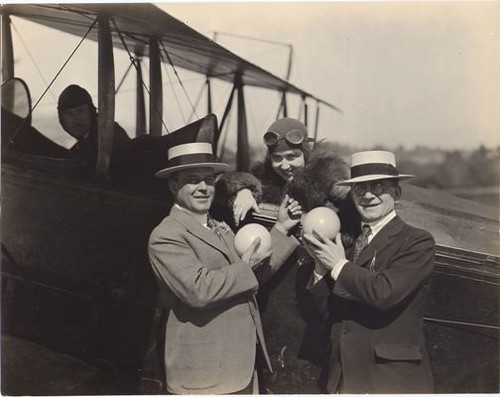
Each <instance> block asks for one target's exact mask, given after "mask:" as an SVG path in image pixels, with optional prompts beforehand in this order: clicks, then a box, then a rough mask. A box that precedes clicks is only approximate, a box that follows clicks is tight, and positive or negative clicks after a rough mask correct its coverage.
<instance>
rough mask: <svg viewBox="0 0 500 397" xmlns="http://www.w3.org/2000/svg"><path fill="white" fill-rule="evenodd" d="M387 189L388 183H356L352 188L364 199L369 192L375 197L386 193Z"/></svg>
mask: <svg viewBox="0 0 500 397" xmlns="http://www.w3.org/2000/svg"><path fill="white" fill-rule="evenodd" d="M386 189H387V181H374V182H362V183H356V184H355V185H354V186H353V188H352V190H353V191H354V194H355V195H356V196H358V197H363V196H364V195H365V194H366V192H368V191H370V192H371V193H373V194H374V195H375V196H380V195H381V194H382V193H384V192H385V191H386Z"/></svg>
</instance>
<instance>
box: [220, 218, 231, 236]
mask: <svg viewBox="0 0 500 397" xmlns="http://www.w3.org/2000/svg"><path fill="white" fill-rule="evenodd" d="M217 228H218V229H220V230H222V231H223V232H224V233H226V234H228V233H229V232H230V231H231V228H230V227H229V225H228V224H227V223H226V222H224V221H222V222H219V224H218V225H217Z"/></svg>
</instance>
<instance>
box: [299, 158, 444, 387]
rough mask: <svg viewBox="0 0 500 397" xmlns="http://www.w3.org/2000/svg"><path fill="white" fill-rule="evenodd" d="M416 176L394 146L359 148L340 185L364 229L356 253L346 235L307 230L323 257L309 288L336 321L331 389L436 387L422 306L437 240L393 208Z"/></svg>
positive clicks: (327, 316) (308, 238) (313, 247)
mask: <svg viewBox="0 0 500 397" xmlns="http://www.w3.org/2000/svg"><path fill="white" fill-rule="evenodd" d="M409 177H412V176H411V175H402V174H399V172H398V171H397V170H396V161H395V158H394V155H393V154H392V153H390V152H385V151H369V152H359V153H354V154H353V156H352V163H351V179H349V180H346V181H344V182H341V184H343V185H350V186H351V188H352V190H353V199H354V203H355V205H356V208H357V210H358V212H359V213H360V215H361V218H362V230H363V234H361V235H360V236H359V237H358V239H357V240H356V242H355V245H354V249H353V252H350V253H348V255H347V257H348V258H349V259H346V255H345V252H344V248H343V246H342V242H341V240H340V237H339V236H337V238H336V239H335V242H333V241H330V240H328V239H327V238H325V236H323V235H321V234H320V233H316V234H315V236H311V235H305V236H304V238H305V240H306V241H307V245H308V248H309V250H310V252H312V254H313V256H314V257H315V259H316V268H315V272H314V275H313V279H312V280H311V282H310V285H309V288H310V291H311V293H312V294H313V297H314V299H315V301H316V303H317V307H318V308H319V310H320V312H321V314H322V316H323V318H324V319H325V321H329V322H330V323H331V326H332V331H331V346H330V349H331V350H330V367H329V373H328V383H327V390H328V392H330V393H430V392H432V384H433V382H432V374H431V369H430V363H429V357H428V354H427V351H426V347H425V340H424V334H423V311H424V304H425V300H426V296H427V293H428V290H429V281H430V276H431V273H432V270H433V259H434V249H435V243H434V239H433V238H432V236H431V235H430V234H429V233H428V232H426V231H424V230H421V229H417V228H414V227H412V226H409V225H408V224H406V223H405V222H403V221H402V220H401V219H400V218H399V217H398V216H397V214H396V212H395V210H394V208H395V203H396V201H397V200H398V199H399V198H400V196H401V187H400V186H399V180H400V179H405V178H409Z"/></svg>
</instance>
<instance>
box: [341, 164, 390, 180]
mask: <svg viewBox="0 0 500 397" xmlns="http://www.w3.org/2000/svg"><path fill="white" fill-rule="evenodd" d="M366 175H388V176H389V175H390V176H395V175H399V173H398V170H397V169H396V168H395V167H394V166H393V165H392V164H381V163H369V164H360V165H355V166H354V167H351V178H357V177H360V176H366Z"/></svg>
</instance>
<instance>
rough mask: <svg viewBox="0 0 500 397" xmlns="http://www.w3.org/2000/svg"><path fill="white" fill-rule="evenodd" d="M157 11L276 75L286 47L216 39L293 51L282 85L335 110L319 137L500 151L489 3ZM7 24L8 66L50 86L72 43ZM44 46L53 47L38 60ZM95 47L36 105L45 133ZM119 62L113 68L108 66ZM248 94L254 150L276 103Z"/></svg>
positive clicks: (323, 114) (36, 86) (497, 38)
mask: <svg viewBox="0 0 500 397" xmlns="http://www.w3.org/2000/svg"><path fill="white" fill-rule="evenodd" d="M158 6H160V7H161V8H162V9H164V10H165V11H167V12H168V13H170V14H172V15H173V16H174V17H176V18H178V19H180V20H181V21H183V22H185V23H186V24H188V25H189V26H190V27H192V28H194V29H196V30H198V31H199V32H201V33H203V34H205V35H207V36H209V37H211V38H212V37H213V34H214V31H217V32H219V33H218V36H217V41H218V42H219V43H220V44H222V45H223V46H226V47H228V48H229V49H230V50H232V51H233V52H235V53H237V54H238V55H241V56H243V57H244V58H246V59H248V60H250V61H251V62H253V63H256V64H257V65H259V66H263V67H265V68H266V69H269V70H270V71H272V72H273V73H274V74H275V75H277V76H280V77H284V76H285V75H286V68H287V62H288V48H287V47H286V46H284V45H277V44H269V43H263V42H259V41H254V40H246V39H240V38H233V37H231V36H228V35H225V34H223V33H220V32H226V33H231V34H235V35H240V36H248V37H252V38H256V39H264V40H268V41H277V42H281V43H285V44H291V45H292V46H293V66H292V73H291V77H290V81H291V82H292V83H293V84H295V85H297V86H298V87H300V88H302V89H304V90H306V91H308V92H310V93H312V94H314V95H315V96H317V97H319V98H322V99H324V100H326V101H328V102H330V103H332V104H334V105H335V106H337V107H338V108H340V109H341V110H342V112H341V113H340V112H335V111H333V110H331V109H328V108H325V107H322V108H321V111H320V123H319V134H318V137H319V138H327V139H330V140H334V141H337V142H339V143H342V144H348V145H352V146H356V147H360V148H370V147H373V146H375V145H384V146H386V147H397V146H399V145H402V146H404V147H406V148H409V149H411V148H412V147H414V146H416V145H425V146H429V147H435V148H442V149H450V150H451V149H474V148H477V147H478V146H479V145H481V144H482V145H485V146H487V147H490V148H493V147H496V146H499V145H500V111H499V109H500V89H499V88H500V45H499V44H498V43H500V23H499V21H500V3H499V2H419V3H409V2H401V3H374V2H368V3H366V2H365V3H359V2H349V3H339V2H322V3H311V2H309V3H307V4H306V3H286V2H280V3H262V2H259V3H256V2H254V3H236V4H235V3H200V2H199V3H191V4H185V3H183V4H175V3H161V4H158ZM14 26H15V27H16V29H17V30H16V31H15V32H13V36H14V47H15V48H16V43H17V47H18V48H20V50H19V51H17V50H15V57H16V70H17V71H18V72H19V73H24V78H25V79H27V80H29V82H28V84H29V86H30V88H31V90H32V93H33V97H34V98H37V95H40V93H41V91H42V90H43V87H44V83H43V79H42V78H41V77H40V75H44V76H45V77H44V79H45V80H50V78H51V76H52V75H53V74H54V71H53V70H54V64H55V65H61V64H62V62H63V61H64V59H65V57H66V56H67V55H66V54H68V53H69V52H71V50H72V48H74V46H75V44H76V43H77V42H78V38H75V37H70V38H69V39H65V40H61V39H60V38H56V36H55V33H54V32H51V31H50V29H46V28H39V27H38V25H34V24H30V23H24V22H22V21H19V20H17V21H16V20H15V21H14ZM26 26H27V27H26ZM21 30H24V31H23V33H21V34H22V39H23V42H24V43H25V44H26V46H27V47H28V48H30V54H28V53H27V52H26V51H25V52H23V51H24V45H23V44H22V43H21V42H20V39H19V36H18V35H17V31H19V32H21ZM53 43H57V45H58V47H59V49H58V51H56V52H50V53H48V51H47V49H48V48H49V47H50V46H52V44H53ZM95 51H96V49H95V45H94V44H93V43H89V44H87V43H86V44H85V45H83V46H82V49H81V50H79V52H80V55H79V56H80V59H78V58H76V60H72V61H71V63H72V65H68V66H71V67H72V68H73V69H72V71H71V72H64V73H63V74H62V75H61V77H60V79H59V80H58V81H57V83H55V84H54V86H53V88H52V89H51V92H50V93H49V95H47V97H46V98H45V99H44V101H42V102H41V103H40V104H39V109H38V111H39V112H40V113H41V114H42V113H44V112H45V116H43V117H42V116H41V118H40V120H41V121H40V126H41V127H40V129H41V130H42V132H44V130H47V129H51V131H52V129H54V128H55V129H57V126H56V127H48V124H47V120H48V118H47V114H50V117H49V118H51V119H52V120H54V117H55V110H54V109H55V102H56V98H57V95H58V93H59V92H60V91H61V90H62V89H63V88H64V87H65V86H66V85H67V84H69V83H73V82H76V83H77V84H81V85H83V86H85V87H86V88H88V89H89V91H91V93H92V94H93V95H95V93H96V92H97V83H96V73H95V71H96V65H95V61H94V66H92V67H91V68H90V67H89V65H88V59H89V58H92V57H93V55H88V54H95ZM31 57H33V58H35V59H36V60H37V63H38V64H39V66H38V69H39V71H38V70H34V69H33V62H32V61H31ZM126 59H127V55H126V54H119V55H118V56H117V55H115V61H116V62H117V71H116V75H117V77H116V81H117V82H118V81H119V80H120V78H121V75H122V74H123V73H124V71H125V70H126V67H127V64H126ZM40 60H41V61H40ZM120 60H122V61H123V65H118V63H119V62H121V61H120ZM56 69H57V68H56ZM170 74H171V75H172V76H173V74H172V73H170ZM21 77H23V75H21ZM184 77H185V78H186V80H187V81H188V83H186V87H187V90H188V93H189V95H190V96H191V99H190V100H191V102H194V100H195V99H196V96H197V95H198V93H199V90H200V87H201V86H202V84H203V80H204V79H202V78H198V81H196V78H194V77H193V76H191V75H189V74H186V73H184ZM168 79H173V77H169V78H168ZM168 79H165V78H164V82H165V81H169V80H168ZM189 81H193V83H192V84H191V83H189ZM127 84H128V85H127ZM127 84H124V87H123V90H122V93H121V94H120V95H121V96H120V98H121V99H120V101H121V102H118V103H120V104H121V105H119V106H118V107H119V108H120V111H121V113H122V114H117V120H118V121H119V122H120V124H122V125H123V126H124V127H125V129H126V130H127V131H129V132H130V131H132V133H131V135H133V131H134V126H133V120H134V119H133V118H131V117H130V114H131V112H130V109H131V106H132V105H133V100H132V96H131V95H132V91H133V87H134V85H135V82H134V81H133V79H132V80H131V81H128V82H127ZM172 84H175V83H172ZM229 91H230V86H228V85H227V86H224V85H221V86H220V88H217V90H216V92H215V93H214V96H215V100H214V103H215V104H216V112H217V113H218V115H219V119H220V118H221V117H222V113H223V110H224V106H225V101H226V100H227V96H228V92H229ZM254 91H255V90H251V89H249V90H247V91H246V93H247V112H248V119H249V120H248V122H249V128H250V139H251V142H252V144H253V145H260V139H261V136H262V133H263V132H264V131H265V128H266V127H267V126H268V125H269V124H270V123H271V122H272V121H273V119H274V118H275V117H276V114H277V109H278V104H279V96H278V95H277V94H276V93H272V92H266V93H255V95H254ZM177 96H178V98H176V99H174V98H173V97H172V98H170V99H169V98H168V96H167V103H169V104H170V105H171V106H174V103H175V106H177V102H182V101H184V102H186V98H183V97H184V96H185V95H183V92H182V91H181V90H179V89H178V88H177ZM264 96H265V97H266V99H265V100H264V99H262V98H264ZM131 104H132V105H131ZM299 109H301V106H300V101H298V100H295V102H294V101H293V100H292V101H291V102H290V112H289V115H290V116H291V117H302V116H301V113H300V112H301V110H299ZM183 112H184V113H185V114H183V117H182V118H180V116H179V114H180V113H183ZM166 113H168V112H166ZM173 113H177V114H176V117H173V119H175V118H177V119H176V120H174V121H170V124H171V126H172V128H177V127H180V126H181V125H182V124H183V123H184V122H185V121H186V120H185V119H186V117H187V116H186V115H188V114H189V113H190V112H189V110H184V111H181V110H180V109H179V111H175V110H174V111H173ZM314 116H315V104H313V103H310V106H309V120H310V130H312V129H313V128H314ZM235 118H236V115H234V116H233V120H232V121H233V123H234V119H235ZM233 129H234V128H233ZM58 133H60V131H59V132H58ZM234 135H235V134H234V131H233V133H231V131H230V132H228V136H229V138H228V139H229V140H228V142H229V143H231V142H232V140H233V141H234ZM61 136H64V134H62V135H60V136H59V138H58V139H60V140H64V144H66V145H69V144H70V141H68V140H67V137H65V138H64V139H63V138H61Z"/></svg>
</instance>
